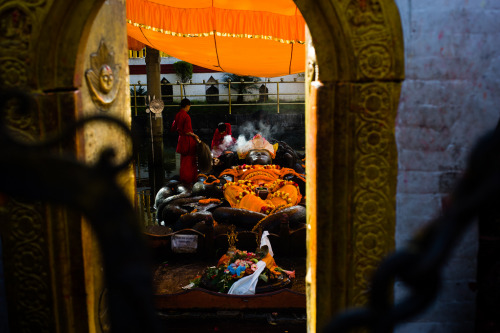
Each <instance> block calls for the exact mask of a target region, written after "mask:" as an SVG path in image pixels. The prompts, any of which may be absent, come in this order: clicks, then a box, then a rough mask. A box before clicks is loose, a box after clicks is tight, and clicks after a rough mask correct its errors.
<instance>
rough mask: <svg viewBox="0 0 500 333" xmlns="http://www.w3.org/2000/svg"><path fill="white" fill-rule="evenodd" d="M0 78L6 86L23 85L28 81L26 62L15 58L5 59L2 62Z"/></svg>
mask: <svg viewBox="0 0 500 333" xmlns="http://www.w3.org/2000/svg"><path fill="white" fill-rule="evenodd" d="M0 80H1V82H2V83H1V85H2V86H4V87H23V86H25V85H26V82H27V73H26V68H25V66H24V64H22V63H21V62H20V61H18V60H15V59H6V60H3V61H2V62H1V64H0Z"/></svg>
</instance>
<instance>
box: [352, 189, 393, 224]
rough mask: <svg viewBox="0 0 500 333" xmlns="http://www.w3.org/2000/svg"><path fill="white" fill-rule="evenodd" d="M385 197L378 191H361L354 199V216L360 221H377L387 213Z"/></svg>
mask: <svg viewBox="0 0 500 333" xmlns="http://www.w3.org/2000/svg"><path fill="white" fill-rule="evenodd" d="M386 202H387V201H386V199H385V198H384V197H383V196H382V195H381V194H379V193H375V192H363V193H361V194H360V195H358V197H357V198H356V199H355V214H356V215H355V216H357V217H358V219H359V222H362V223H370V224H373V223H377V222H381V221H383V220H384V218H385V217H386V214H387V208H386Z"/></svg>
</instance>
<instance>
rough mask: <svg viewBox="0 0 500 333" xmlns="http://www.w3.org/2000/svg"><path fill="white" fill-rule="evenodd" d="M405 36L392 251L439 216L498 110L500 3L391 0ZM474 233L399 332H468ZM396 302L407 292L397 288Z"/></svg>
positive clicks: (471, 310)
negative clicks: (431, 300)
mask: <svg viewBox="0 0 500 333" xmlns="http://www.w3.org/2000/svg"><path fill="white" fill-rule="evenodd" d="M396 3H397V4H398V7H399V9H400V14H401V20H402V25H403V30H404V38H405V53H406V55H405V61H406V80H405V81H404V83H403V88H402V92H401V101H400V106H399V111H398V118H397V125H396V126H397V127H396V139H397V145H398V154H399V174H398V194H397V212H396V214H397V224H396V246H397V247H398V248H400V247H402V246H404V245H405V244H406V241H407V240H408V239H409V238H411V237H412V236H413V235H414V234H415V232H417V231H418V230H419V229H420V228H421V227H423V226H424V225H425V224H426V223H427V222H428V221H430V220H431V219H432V218H433V217H435V216H437V215H438V214H440V213H441V212H442V209H443V204H442V203H443V201H445V200H446V196H447V194H448V193H449V191H450V189H451V188H452V187H453V185H454V183H455V180H456V179H457V177H460V175H461V173H462V172H463V170H464V167H465V162H466V158H467V157H468V154H469V152H470V150H471V148H472V146H473V145H474V143H475V142H476V140H477V139H478V137H480V136H481V135H482V134H484V133H485V131H488V130H491V129H493V128H494V127H495V126H496V124H497V122H498V120H499V113H498V109H497V107H496V105H499V104H500V94H499V93H498V91H499V86H500V79H499V78H500V49H499V48H498V45H500V1H496V0H488V1H486V0H396ZM476 258H477V228H476V226H474V227H472V228H471V229H470V230H469V231H468V233H467V234H466V235H465V237H464V239H463V240H462V241H461V243H460V244H459V245H458V247H457V248H456V249H455V251H454V253H453V256H452V258H450V261H449V263H448V264H447V266H446V267H445V269H444V271H443V277H444V281H443V288H442V290H441V293H440V295H439V297H438V299H437V300H436V302H435V304H434V305H433V306H432V307H431V308H429V309H428V311H426V312H425V313H424V314H422V315H420V316H418V317H417V318H414V319H413V320H412V321H411V322H408V323H406V324H404V325H401V326H400V327H398V329H397V330H396V331H397V332H404V333H407V332H472V331H473V330H474V320H475V315H474V312H475V296H476V295H475V292H474V288H473V286H474V282H475V280H476ZM395 291H396V299H399V298H401V297H403V296H404V294H405V288H404V287H403V286H401V284H399V283H396V288H395Z"/></svg>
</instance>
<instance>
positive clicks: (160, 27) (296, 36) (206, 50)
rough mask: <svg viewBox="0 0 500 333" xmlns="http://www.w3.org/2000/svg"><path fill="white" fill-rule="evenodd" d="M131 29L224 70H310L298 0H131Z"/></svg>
mask: <svg viewBox="0 0 500 333" xmlns="http://www.w3.org/2000/svg"><path fill="white" fill-rule="evenodd" d="M127 32H128V36H129V37H131V38H132V39H134V40H136V41H138V42H140V43H143V44H145V45H149V46H150V47H152V48H155V49H157V50H160V51H163V52H165V53H167V54H169V55H171V56H173V57H176V58H178V59H181V60H184V61H187V62H190V63H192V64H195V65H198V66H201V67H205V68H208V69H213V70H217V71H221V72H228V73H234V74H239V75H252V76H259V77H274V76H281V75H287V74H294V73H301V72H304V71H305V45H304V41H305V21H304V18H303V17H302V15H301V14H300V12H299V11H298V9H297V6H296V5H295V3H294V2H293V1H292V0H272V1H269V0H238V1H236V0H184V1H181V0H127ZM129 39H130V38H129ZM139 45H140V44H138V45H137V46H136V47H138V46H139ZM130 47H131V48H133V46H132V43H131V44H130Z"/></svg>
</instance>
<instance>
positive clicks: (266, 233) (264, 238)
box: [260, 230, 274, 257]
mask: <svg viewBox="0 0 500 333" xmlns="http://www.w3.org/2000/svg"><path fill="white" fill-rule="evenodd" d="M268 236H269V231H267V230H266V231H264V232H263V233H262V238H261V239H260V247H262V246H264V245H267V247H268V248H269V254H270V255H271V257H274V253H273V248H272V246H271V242H270V241H269V237H268Z"/></svg>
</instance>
